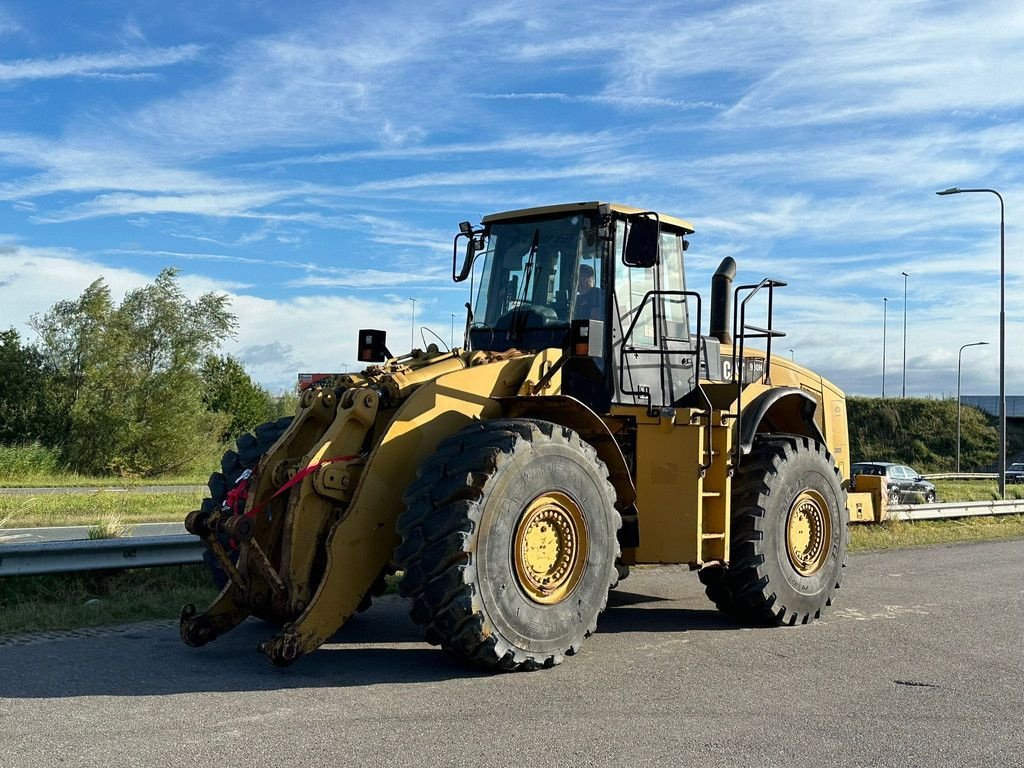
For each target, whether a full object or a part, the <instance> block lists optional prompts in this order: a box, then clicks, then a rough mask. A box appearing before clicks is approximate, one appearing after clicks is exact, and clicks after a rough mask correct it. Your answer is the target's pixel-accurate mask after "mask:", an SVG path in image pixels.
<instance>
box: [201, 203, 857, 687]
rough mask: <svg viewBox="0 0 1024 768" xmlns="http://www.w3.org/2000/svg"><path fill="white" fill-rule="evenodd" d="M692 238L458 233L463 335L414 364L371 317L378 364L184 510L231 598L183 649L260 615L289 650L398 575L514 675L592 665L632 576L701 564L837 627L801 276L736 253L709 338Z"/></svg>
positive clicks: (304, 412) (829, 505)
mask: <svg viewBox="0 0 1024 768" xmlns="http://www.w3.org/2000/svg"><path fill="white" fill-rule="evenodd" d="M692 233H693V227H692V226H691V225H690V224H689V223H687V222H685V221H683V220H681V219H676V218H673V217H670V216H663V215H658V214H655V213H653V212H649V211H642V210H638V209H634V208H629V207H626V206H619V205H610V204H603V203H596V202H595V203H579V204H569V205H559V206H551V207H547V208H535V209H529V210H520V211H511V212H507V213H502V214H495V215H492V216H488V217H486V218H485V219H484V220H483V223H482V225H481V226H480V227H473V226H471V225H470V224H469V223H463V224H462V225H460V233H459V234H458V235H457V236H456V238H455V248H454V250H453V261H452V276H453V278H454V279H455V280H456V281H457V282H460V281H463V280H466V279H467V278H469V277H470V276H473V277H474V283H475V284H476V285H477V286H478V290H477V293H476V296H475V297H474V298H475V305H471V304H467V309H469V308H470V307H471V306H472V309H471V310H470V311H469V313H468V316H467V323H466V329H465V342H464V348H458V349H453V350H449V351H442V350H440V349H438V348H437V347H436V346H435V345H431V346H430V347H428V348H427V349H426V350H413V351H411V352H410V353H408V354H405V355H399V356H395V355H392V354H391V353H390V352H388V350H387V348H386V346H385V337H384V334H383V333H382V332H380V331H373V330H367V331H362V332H360V338H359V358H360V360H361V361H362V362H366V363H374V364H372V365H368V367H367V368H366V369H365V370H363V371H362V372H361V373H360V374H355V375H346V376H343V377H340V378H339V379H337V380H336V381H335V382H334V383H333V384H332V385H331V386H326V387H325V386H317V387H313V388H310V389H307V390H306V391H305V392H303V393H302V396H301V400H300V405H299V408H298V411H297V413H296V415H295V417H294V418H293V419H285V420H282V421H280V422H277V423H275V424H269V425H264V426H263V427H261V428H260V429H259V430H257V433H256V435H254V436H244V437H243V438H242V439H240V440H239V446H238V448H239V450H238V451H237V452H235V451H232V452H229V454H227V455H226V456H225V460H224V462H223V465H222V472H220V473H216V474H214V475H213V476H212V477H211V481H210V488H211V497H210V498H209V499H207V500H206V502H204V505H203V508H202V509H201V510H199V511H197V512H193V513H191V514H190V515H189V516H188V518H187V520H186V526H187V527H188V529H189V530H190V531H191V532H193V533H195V534H197V535H199V536H201V537H203V538H204V540H205V541H206V543H207V545H208V549H209V562H210V563H211V567H212V569H213V571H214V574H215V577H216V578H218V579H219V580H220V581H221V582H222V583H223V591H222V592H221V594H220V596H219V597H218V598H217V600H216V601H215V602H214V603H213V605H211V606H210V607H209V608H208V609H207V610H206V611H204V612H203V613H197V612H196V610H195V608H194V607H193V606H186V607H185V609H184V610H183V612H182V620H181V635H182V638H183V639H184V640H185V642H187V643H189V644H191V645H202V644H204V643H206V642H208V641H210V640H212V639H214V638H215V637H217V636H218V635H220V634H222V633H224V632H226V631H228V630H229V629H231V628H232V627H234V626H235V625H237V624H238V623H240V622H241V621H243V620H244V619H245V618H246V617H248V616H250V615H254V616H258V617H260V618H263V619H265V620H267V621H268V622H270V623H271V624H274V625H277V626H278V627H279V630H278V631H277V633H276V635H275V636H273V637H272V638H270V639H269V640H267V641H266V642H265V643H263V644H262V645H261V650H262V651H263V652H264V653H266V655H267V656H269V658H270V659H271V661H273V662H274V663H275V664H288V663H290V662H292V661H294V660H295V659H296V658H297V657H298V656H300V655H302V654H304V653H309V652H310V651H313V650H315V649H316V648H317V647H318V646H319V645H321V644H322V643H323V642H325V641H326V640H327V639H328V638H329V637H330V636H331V635H332V634H333V633H334V632H335V631H336V630H337V629H338V628H339V627H341V625H342V624H343V623H344V622H345V621H346V620H347V619H348V618H349V617H350V616H351V615H352V614H353V613H354V612H355V611H357V610H360V609H363V608H366V607H367V606H368V605H369V601H370V597H371V595H372V594H374V593H380V591H381V590H382V589H383V587H384V577H385V576H386V575H387V574H388V573H391V572H394V571H395V570H396V569H397V570H400V571H401V572H402V574H403V576H402V581H401V584H400V591H401V593H402V594H403V595H404V596H406V597H408V598H410V599H411V601H412V617H413V619H414V620H415V621H416V622H417V623H418V624H420V625H421V626H422V627H423V630H424V635H425V637H426V639H427V640H428V641H429V642H431V643H434V644H438V645H441V646H442V647H444V648H445V649H447V650H448V651H450V652H452V653H454V654H456V655H458V656H460V657H462V658H465V659H467V660H470V661H472V662H475V663H478V664H482V665H484V666H487V667H494V668H499V669H507V670H518V669H535V668H539V667H545V666H551V665H553V664H557V663H559V662H560V661H561V660H562V658H563V657H564V656H566V655H571V654H574V653H576V652H577V651H578V650H579V648H580V645H581V643H582V642H583V640H584V639H585V638H586V637H588V636H589V635H590V634H591V633H592V632H593V631H594V630H595V627H596V622H597V617H598V615H599V614H600V612H601V611H602V610H603V609H604V607H605V605H606V602H607V595H608V590H609V589H610V588H611V587H613V586H614V585H615V584H616V583H617V582H618V580H619V579H620V578H623V577H624V576H625V575H626V574H627V573H628V569H629V566H631V565H634V564H640V563H686V564H688V565H690V566H691V567H692V568H693V569H697V570H699V575H700V578H701V581H702V582H703V583H704V585H705V588H706V591H707V593H708V596H709V597H710V598H711V599H712V600H713V601H714V602H715V603H716V604H717V605H718V607H719V608H720V609H721V610H722V611H724V612H726V613H728V614H730V615H731V616H733V617H735V618H736V619H738V620H740V621H747V622H758V623H764V622H772V623H780V624H797V623H806V622H808V621H810V620H812V619H814V618H816V617H818V616H819V615H820V614H821V611H822V610H823V609H824V608H825V606H827V605H828V604H829V603H830V602H831V600H832V597H833V594H834V592H835V590H836V589H837V588H838V586H839V582H840V578H841V575H842V567H843V564H844V561H845V558H846V544H847V532H846V525H847V522H848V520H849V516H850V513H849V511H848V509H847V493H846V491H845V489H844V484H843V481H844V477H845V476H846V475H847V472H848V468H849V452H848V436H847V426H846V409H845V400H844V396H843V393H842V392H841V391H839V390H838V389H837V388H836V387H834V386H833V385H832V384H830V383H829V382H827V381H826V380H824V379H822V378H821V377H820V376H818V375H816V374H814V373H812V372H811V371H808V370H806V369H804V368H802V367H800V366H797V365H795V364H793V363H792V362H790V361H788V360H784V359H781V358H777V357H775V356H773V355H772V354H771V345H772V340H773V339H774V338H777V337H778V336H781V335H783V334H781V333H780V332H779V331H778V330H777V329H774V328H773V326H772V302H773V299H774V292H775V291H776V290H777V289H778V288H780V287H782V286H783V285H784V284H783V283H780V282H778V281H773V280H761V281H760V282H757V283H751V284H747V285H741V286H737V287H734V286H733V285H732V282H733V278H734V275H735V271H736V265H735V263H734V262H733V261H732V259H726V260H725V261H723V263H722V266H721V267H720V268H719V270H718V272H717V273H716V275H715V278H714V281H713V286H712V297H711V305H712V306H711V309H710V313H709V314H710V331H709V332H708V333H703V332H702V316H703V310H702V300H701V297H700V295H699V294H697V293H695V292H692V291H688V290H687V289H686V285H685V281H684V270H683V255H684V253H685V251H686V250H687V247H688V246H689V241H688V239H687V238H688V237H689V236H690V235H691V234H692ZM463 240H464V241H465V251H464V253H465V257H464V259H463V262H462V266H461V268H460V267H459V266H458V258H457V256H458V246H459V243H460V242H461V241H463ZM755 303H756V305H757V306H759V307H760V306H762V305H764V304H766V305H767V309H766V311H765V310H759V317H761V314H760V313H761V312H763V317H764V320H762V321H761V322H764V325H763V326H757V325H754V323H753V322H751V317H752V316H753V314H754V309H753V307H754V306H755ZM754 339H761V340H762V341H763V342H764V349H752V348H750V347H749V342H750V341H752V340H754ZM865 505H867V506H865ZM873 505H874V500H873V498H872V497H871V494H870V493H862V494H858V495H857V507H856V508H857V509H858V510H859V511H858V514H865V515H866V514H868V512H870V514H871V515H874V514H876V513H875V512H874V506H873ZM865 510H868V511H867V512H865Z"/></svg>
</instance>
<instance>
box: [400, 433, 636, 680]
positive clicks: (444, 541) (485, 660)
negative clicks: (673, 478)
mask: <svg viewBox="0 0 1024 768" xmlns="http://www.w3.org/2000/svg"><path fill="white" fill-rule="evenodd" d="M405 502H406V511H405V512H404V513H403V514H402V515H401V516H400V517H399V521H398V532H399V533H400V534H401V536H402V543H401V544H400V545H399V546H398V548H397V549H396V551H395V561H396V563H397V564H398V566H399V568H401V569H402V570H404V571H405V576H404V578H403V580H402V583H401V585H400V587H399V591H400V593H401V594H402V595H403V596H405V597H409V598H412V601H413V605H412V618H413V620H414V621H415V622H416V623H418V624H420V625H422V627H423V630H424V635H425V637H426V639H427V641H428V642H430V643H432V644H435V645H441V646H442V647H443V648H444V649H445V650H447V651H449V652H450V653H453V654H454V655H456V656H458V657H460V658H462V659H466V660H470V661H473V662H474V663H477V664H480V665H482V666H484V667H489V668H497V669H502V670H509V671H512V670H532V669H538V668H541V667H550V666H554V665H555V664H558V663H560V662H561V661H562V659H563V657H564V656H570V655H573V654H575V653H577V652H578V651H579V650H580V647H581V645H582V643H583V640H584V639H585V638H587V637H589V636H590V635H591V634H592V633H593V632H594V630H595V629H596V626H597V617H598V615H599V614H600V613H601V611H602V610H604V608H605V605H606V604H607V600H608V589H609V587H610V586H611V585H612V584H613V583H615V581H616V580H617V579H618V573H617V571H616V568H615V560H616V558H617V557H618V556H619V545H618V539H617V531H618V529H619V527H620V526H621V523H622V520H621V517H620V516H619V514H618V512H617V511H616V510H615V491H614V490H613V488H612V486H611V484H610V483H609V482H608V469H607V467H605V465H604V463H603V462H602V461H601V460H600V459H599V458H598V457H597V453H596V451H595V450H594V449H593V447H591V446H590V445H588V444H587V443H585V442H584V441H583V440H582V439H581V438H580V436H579V435H578V434H576V433H575V432H574V431H572V430H570V429H567V428H565V427H562V426H559V425H557V424H553V423H551V422H545V421H534V420H527V419H507V420H497V421H489V422H480V423H476V424H472V425H470V426H469V427H466V428H465V429H463V430H461V431H460V432H458V433H456V434H455V435H453V436H452V437H450V438H448V439H447V440H445V441H444V442H442V443H441V445H440V446H439V447H438V449H437V451H436V452H435V453H434V454H433V455H432V456H431V457H430V458H429V459H427V461H426V462H424V464H423V466H422V467H421V468H420V471H419V473H418V475H417V480H416V481H415V482H414V483H413V484H412V485H411V486H410V488H409V490H408V492H407V493H406V496H405Z"/></svg>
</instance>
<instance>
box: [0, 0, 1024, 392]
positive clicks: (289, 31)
mask: <svg viewBox="0 0 1024 768" xmlns="http://www.w3.org/2000/svg"><path fill="white" fill-rule="evenodd" d="M299 5H300V4H293V3H288V4H285V3H272V2H255V3H231V2H217V3H210V2H205V3H188V2H181V3H166V2H161V3H155V2H152V3H151V2H125V3H112V2H111V3H107V2H67V3H56V4H53V3H44V2H6V1H5V0H0V327H7V326H11V325H13V326H14V327H15V328H17V329H18V330H19V331H21V332H22V333H23V334H24V335H25V336H26V337H27V338H32V334H31V332H30V331H29V330H28V328H27V326H26V325H25V322H26V320H27V319H28V318H29V316H30V315H31V314H32V313H33V312H41V311H45V309H46V308H47V307H48V306H50V305H51V304H52V303H53V302H55V301H57V300H59V299H62V298H68V297H72V296H76V295H77V294H78V293H80V292H81V290H82V289H83V288H84V287H85V286H86V285H87V284H88V283H89V282H91V281H92V280H93V279H95V278H96V277H99V276H104V277H105V278H106V279H107V281H108V282H109V284H110V285H111V287H112V289H113V290H114V292H115V294H117V295H122V294H123V293H124V292H125V291H127V290H129V289H130V288H132V287H134V286H136V285H139V284H141V283H143V282H145V281H148V280H150V279H152V277H153V276H154V275H155V274H156V273H157V272H158V271H159V270H160V269H161V268H162V267H164V266H167V265H171V264H174V265H177V266H179V267H180V268H181V269H182V272H183V280H184V284H185V286H186V287H187V289H188V290H189V291H190V292H196V293H198V292H201V291H203V290H221V291H225V292H227V293H229V294H230V295H231V296H232V300H233V309H234V311H235V312H236V313H237V314H238V316H239V321H240V328H239V333H238V336H237V338H236V339H234V340H230V341H227V342H226V343H225V346H224V351H227V352H230V353H232V354H235V355H237V356H239V357H240V358H241V359H242V360H244V361H245V362H246V364H247V367H248V368H249V370H250V371H251V372H252V373H253V374H254V375H255V376H256V378H257V379H259V380H260V381H261V382H263V383H264V384H266V385H267V386H270V387H272V388H275V389H276V388H282V387H285V386H289V385H291V384H292V383H293V382H294V375H295V373H296V372H297V371H299V370H325V371H327V370H338V369H340V368H341V367H344V365H345V364H351V363H352V361H353V358H354V342H355V331H356V330H357V329H358V328H360V327H367V326H370V327H381V328H385V329H387V330H388V331H389V336H390V339H389V346H390V347H391V348H392V349H393V350H398V349H400V348H401V349H404V348H405V347H406V346H407V345H408V339H409V334H410V324H411V320H412V317H411V312H412V308H413V302H411V301H410V300H409V299H410V298H415V299H416V303H415V307H416V326H417V328H418V327H419V326H421V325H426V326H428V327H430V328H432V329H434V330H435V331H436V332H437V333H438V334H440V335H441V336H442V337H443V338H444V339H446V340H447V339H448V337H449V332H450V326H451V314H452V313H457V314H458V317H459V318H460V319H461V317H462V313H463V309H462V305H463V303H464V302H465V301H466V299H467V287H466V285H465V284H460V285H457V286H456V285H453V284H452V283H451V279H450V269H451V241H452V237H453V235H454V233H455V232H456V231H457V224H458V222H459V221H462V220H467V219H468V220H471V221H474V222H476V221H479V218H480V217H481V216H483V215H485V214H487V213H490V212H494V211H500V210H507V209H510V208H518V207H524V206H531V205H543V204H550V203H555V202H569V201H577V200H595V199H597V200H607V201H614V202H620V203H626V204H631V205H636V206H639V207H644V208H653V209H658V210H661V211H663V212H665V213H670V214H674V215H676V216H680V217H682V218H685V219H688V220H690V221H692V222H693V223H694V224H695V226H696V229H697V233H696V234H695V235H694V236H693V237H692V247H691V248H690V250H689V251H688V253H687V258H688V259H689V261H688V265H687V270H688V280H689V287H690V288H691V289H696V290H700V291H702V292H705V294H706V293H707V290H708V285H709V280H710V275H711V273H712V272H713V270H714V268H715V267H716V266H717V264H718V262H719V261H720V260H721V258H722V257H723V256H726V255H729V256H733V257H734V258H736V259H737V261H738V262H739V267H740V278H741V279H743V280H744V281H748V280H751V281H756V280H757V279H759V278H761V277H763V276H771V277H775V278H778V279H781V280H785V281H787V282H788V283H789V287H788V288H786V289H784V291H783V293H781V294H780V296H779V298H778V300H777V303H776V318H777V320H776V324H777V325H778V326H779V327H781V328H783V329H784V330H786V331H787V332H788V333H789V336H788V337H787V338H786V339H784V340H783V341H782V343H781V345H780V346H781V347H782V348H783V350H784V353H785V354H788V350H789V349H792V350H793V355H794V356H795V358H796V360H797V361H798V362H801V363H803V364H805V365H807V366H809V367H811V368H813V369H815V370H817V371H818V372H820V373H821V374H823V375H824V376H826V377H827V378H830V379H831V380H833V381H834V382H835V383H837V384H838V385H839V386H841V387H843V388H844V389H846V390H847V391H848V392H851V393H855V394H878V392H879V391H880V387H881V374H882V366H881V341H882V320H883V317H882V307H883V301H882V299H883V297H888V298H889V304H888V307H889V312H888V333H887V340H888V346H887V360H888V369H887V376H886V390H887V393H889V394H892V393H898V392H899V389H900V386H901V384H902V379H901V373H902V369H901V365H902V351H903V346H902V345H903V337H902V319H903V317H902V313H903V288H904V283H903V277H902V276H901V274H900V273H901V272H903V271H906V272H908V273H910V278H909V281H908V303H907V314H908V334H907V384H906V386H907V393H908V394H932V395H943V394H946V395H948V394H952V393H954V392H955V390H956V365H957V350H958V349H959V346H960V345H961V344H966V343H969V342H973V341H981V340H984V341H988V342H990V346H988V347H975V348H972V349H968V350H966V351H965V352H964V364H965V368H964V387H963V388H964V392H965V393H972V394H973V393H977V394H990V393H995V392H996V391H997V387H998V383H997V382H998V379H997V372H998V355H997V343H998V285H999V262H998V257H999V228H998V224H999V208H998V201H997V200H996V199H995V198H994V197H993V196H991V195H980V194H978V195H960V196H954V197H944V198H940V197H936V196H935V194H934V192H935V191H936V190H939V189H944V188H946V187H949V186H961V187H994V188H996V189H998V190H999V191H1000V192H1001V193H1002V194H1003V196H1004V198H1005V200H1006V206H1007V227H1006V242H1007V303H1006V311H1007V321H1008V324H1007V340H1008V350H1009V352H1008V367H1007V391H1008V393H1010V394H1015V393H1016V394H1024V358H1022V357H1021V355H1019V353H1018V352H1017V350H1018V348H1019V346H1020V343H1019V342H1020V339H1021V338H1022V337H1024V298H1022V294H1024V290H1022V288H1024V267H1022V266H1021V264H1022V260H1021V257H1020V254H1021V248H1020V242H1021V236H1022V230H1021V227H1020V224H1019V222H1020V220H1021V210H1022V207H1024V194H1022V192H1024V189H1022V184H1021V168H1022V167H1024V162H1022V161H1024V56H1022V55H1021V51H1024V6H1021V5H1020V4H1019V3H1015V2H986V1H985V0H980V1H975V2H971V3H967V2H924V1H922V2H903V3H893V2H888V1H887V2H872V1H871V0H867V1H866V2H861V3H856V4H851V3H845V2H844V3H839V2H829V1H828V0H824V1H822V0H814V1H800V0H777V1H776V2H762V3H719V2H706V3H702V2H688V3H658V2H643V3H628V2H618V3H607V4H605V3H601V2H597V3H587V4H574V3H558V2H550V0H549V1H547V2H532V1H531V0H516V1H515V2H508V3H506V2H491V3H486V4H479V3H444V2H435V3H429V4H424V3H420V2H380V3H372V4H370V3H304V4H301V9H300V10H296V6H299ZM458 323H459V320H457V321H456V325H458ZM416 335H417V343H419V341H418V339H419V331H418V330H417V334H416Z"/></svg>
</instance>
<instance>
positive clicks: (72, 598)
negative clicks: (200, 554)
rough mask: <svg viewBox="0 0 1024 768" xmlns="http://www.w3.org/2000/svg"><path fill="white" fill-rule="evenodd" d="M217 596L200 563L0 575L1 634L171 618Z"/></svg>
mask: <svg viewBox="0 0 1024 768" xmlns="http://www.w3.org/2000/svg"><path fill="white" fill-rule="evenodd" d="M216 596H217V592H216V590H215V589H214V588H213V586H212V584H211V582H210V576H209V573H208V572H207V570H206V568H205V566H202V565H192V566H184V567H179V568H146V569H139V570H133V571H119V572H117V573H109V572H107V573H81V574H54V575H49V576H17V577H10V578H7V579H0V635H10V634H18V633H23V632H45V631H51V630H61V629H78V628H81V627H95V626H103V625H110V624H128V623H133V622H137V621H147V620H152V619H172V618H175V617H177V616H178V614H179V612H180V610H181V606H183V605H184V604H185V603H195V604H196V605H197V606H199V607H200V609H202V608H205V607H206V606H207V605H208V604H209V603H210V602H211V601H212V600H213V598H214V597H216Z"/></svg>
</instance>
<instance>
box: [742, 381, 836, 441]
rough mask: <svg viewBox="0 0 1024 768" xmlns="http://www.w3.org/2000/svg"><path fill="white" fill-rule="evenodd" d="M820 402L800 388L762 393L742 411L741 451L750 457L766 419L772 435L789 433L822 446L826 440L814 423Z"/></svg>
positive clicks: (782, 388)
mask: <svg viewBox="0 0 1024 768" xmlns="http://www.w3.org/2000/svg"><path fill="white" fill-rule="evenodd" d="M817 409H818V403H817V401H816V400H815V399H814V398H813V397H811V396H810V395H809V394H807V393H806V392H804V391H803V390H802V389H799V388H797V387H779V388H777V389H770V390H768V391H767V392H762V393H761V394H760V395H758V396H757V397H756V398H754V400H753V402H751V403H750V405H748V406H746V407H745V408H744V409H743V420H742V423H741V424H740V451H742V452H743V453H744V454H747V453H750V449H751V447H752V446H753V445H754V435H756V434H757V432H758V428H759V427H760V426H761V422H762V421H764V420H765V419H766V417H767V420H768V423H769V424H770V425H771V429H770V430H767V431H769V432H786V433H789V434H794V435H806V436H807V437H813V438H814V439H815V440H817V441H819V442H820V443H822V444H823V445H824V444H825V436H824V435H822V434H821V430H820V429H819V428H818V425H817V424H815V423H814V413H815V411H817Z"/></svg>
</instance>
